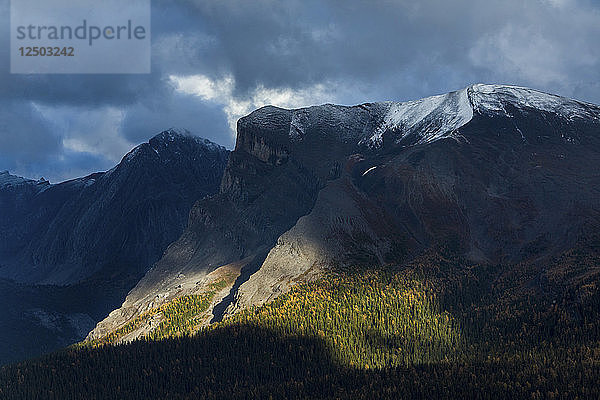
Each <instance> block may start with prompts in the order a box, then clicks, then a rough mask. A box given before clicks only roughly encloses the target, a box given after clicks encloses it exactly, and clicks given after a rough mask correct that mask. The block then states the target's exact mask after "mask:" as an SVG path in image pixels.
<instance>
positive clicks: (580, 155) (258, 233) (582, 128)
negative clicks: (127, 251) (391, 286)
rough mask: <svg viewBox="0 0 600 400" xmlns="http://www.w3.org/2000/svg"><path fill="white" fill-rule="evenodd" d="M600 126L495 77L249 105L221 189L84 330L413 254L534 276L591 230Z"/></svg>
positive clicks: (224, 308)
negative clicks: (390, 95)
mask: <svg viewBox="0 0 600 400" xmlns="http://www.w3.org/2000/svg"><path fill="white" fill-rule="evenodd" d="M599 132H600V108H599V107H598V106H595V105H592V104H587V103H582V102H579V101H576V100H571V99H567V98H563V97H559V96H555V95H551V94H546V93H542V92H539V91H536V90H533V89H528V88H521V87H514V86H501V85H481V84H478V85H472V86H470V87H468V88H465V89H463V90H460V91H457V92H452V93H448V94H445V95H440V96H434V97H429V98H426V99H422V100H417V101H411V102H405V103H394V102H385V103H367V104H362V105H359V106H354V107H345V106H336V105H330V104H327V105H322V106H316V107H309V108H302V109H297V110H285V109H280V108H276V107H264V108H261V109H259V110H256V111H255V112H253V113H251V114H250V115H248V116H246V117H244V118H242V119H240V120H239V122H238V137H237V142H236V147H235V150H234V151H233V152H232V153H231V156H230V158H229V162H228V164H227V167H226V169H225V171H224V176H223V179H222V182H221V186H220V189H219V193H218V194H216V195H214V196H210V197H207V198H205V199H203V200H201V201H199V202H197V203H196V204H195V205H194V207H193V209H192V211H191V213H190V219H189V222H188V226H187V228H186V230H185V231H184V233H183V234H182V236H181V237H180V238H179V239H178V240H177V241H176V242H175V243H173V244H172V245H171V246H169V248H168V250H167V251H166V253H165V254H164V256H163V257H162V258H161V259H160V260H159V261H158V262H157V263H156V264H154V266H153V267H152V268H151V269H150V270H149V271H148V272H147V273H146V274H145V276H144V277H143V278H142V279H141V280H140V282H139V283H138V284H137V285H136V286H135V288H134V289H133V290H132V291H131V292H130V293H129V294H128V296H127V298H126V300H125V302H124V303H123V305H122V306H121V307H120V308H119V309H117V310H115V311H113V312H112V313H111V314H110V315H109V317H108V318H107V319H105V320H104V321H102V322H100V323H99V324H98V325H97V326H96V328H95V329H94V330H93V331H92V332H91V333H90V335H88V339H90V340H92V339H102V338H103V337H106V335H111V334H112V335H113V336H111V337H114V336H115V332H121V334H119V335H116V336H117V339H119V338H120V339H119V340H125V341H127V340H130V339H133V338H136V337H140V336H144V335H148V334H149V333H151V332H152V330H153V329H156V326H157V324H154V325H152V323H151V321H149V320H147V318H148V316H149V315H154V316H155V317H157V318H159V319H160V318H161V314H160V312H158V311H157V310H159V311H160V310H161V308H160V307H166V306H167V305H168V304H171V303H174V302H177V301H178V299H182V298H186V296H198V295H201V296H207V297H206V298H207V299H208V302H209V305H208V306H207V307H205V308H203V312H202V315H201V318H200V319H201V320H202V321H201V322H200V325H202V324H207V323H209V322H210V321H212V322H216V321H220V320H221V319H222V318H223V317H224V316H227V315H233V314H235V313H237V312H239V311H240V310H244V309H246V308H248V307H251V306H256V305H261V304H263V303H265V302H269V301H271V300H273V299H274V298H276V297H278V296H280V295H281V294H283V293H286V292H288V291H289V290H290V288H291V287H292V286H294V285H296V284H297V283H298V282H307V281H308V282H309V281H312V280H315V279H319V278H320V277H323V276H325V275H326V274H327V273H328V271H331V270H332V269H337V270H339V269H344V268H347V267H350V266H352V267H355V266H357V265H363V266H365V265H369V266H377V265H379V266H389V265H404V264H406V263H408V262H411V261H412V260H415V259H416V258H418V257H420V256H423V255H424V254H431V253H434V254H442V255H444V256H452V257H460V258H461V259H464V260H467V261H468V262H474V263H481V264H485V265H505V266H509V265H510V266H512V267H510V268H508V267H507V271H508V270H510V271H513V269H512V268H514V266H516V265H524V266H526V267H523V268H525V269H531V270H535V271H538V272H539V273H540V274H541V273H542V272H543V271H542V270H540V269H539V268H541V267H540V266H542V265H544V263H545V262H548V260H551V259H554V258H555V257H559V256H560V255H561V254H565V252H567V251H569V250H570V249H573V248H575V246H577V245H578V244H580V243H582V242H585V241H586V240H587V239H588V238H589V237H590V235H592V234H594V232H596V231H597V230H598V228H599V227H600V213H599V209H598V204H600V193H599V192H598V191H597V190H595V189H593V188H595V187H598V185H599V184H600V176H599V175H598V174H597V171H596V166H597V165H599V164H598V162H599V161H600V133H599ZM533 266H535V268H534V267H533ZM538 272H536V273H538ZM534 275H535V274H534ZM224 276H227V277H228V278H227V279H225V278H223V277H224ZM534 278H535V279H540V275H537V276H534V277H531V279H534ZM217 284H219V285H220V286H219V289H218V290H216V289H214V288H215V285H217ZM153 310H154V311H153ZM162 315H163V317H164V313H163V314H162ZM196 322H198V321H196ZM153 327H154V328H153ZM125 331H127V335H125V336H123V332H125Z"/></svg>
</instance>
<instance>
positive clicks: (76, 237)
mask: <svg viewBox="0 0 600 400" xmlns="http://www.w3.org/2000/svg"><path fill="white" fill-rule="evenodd" d="M228 154H229V152H228V151H227V150H225V149H224V148H222V147H220V146H218V145H216V144H214V143H211V142H209V141H207V140H204V139H198V138H195V137H193V136H190V135H189V134H188V133H186V132H183V131H182V132H178V131H175V130H169V131H165V132H162V133H160V134H159V135H157V136H155V137H153V138H152V139H150V141H149V142H148V143H144V144H141V145H139V146H137V147H136V148H135V149H133V150H132V151H131V152H130V153H129V154H127V155H126V156H125V157H124V158H123V160H122V161H121V163H119V165H117V166H116V167H114V168H113V169H111V170H110V171H107V172H100V173H96V174H92V175H90V176H87V177H84V178H80V179H75V180H71V181H67V182H63V183H59V184H50V183H49V182H48V181H45V180H43V179H42V180H39V181H32V180H26V179H23V178H20V177H16V176H13V175H10V174H9V173H8V172H2V173H0V209H1V210H2V212H0V286H1V287H2V290H0V293H1V294H0V298H1V301H0V303H1V304H3V307H2V317H0V335H2V336H1V338H0V362H1V363H5V362H7V361H10V360H18V359H23V358H25V357H30V356H34V355H39V354H41V353H42V352H47V351H50V350H55V349H57V348H60V347H63V346H66V345H69V344H72V343H75V342H77V341H79V340H81V339H82V338H83V337H84V336H85V335H86V334H87V333H88V332H89V330H90V329H91V328H93V326H94V324H95V323H96V322H98V320H100V319H102V318H104V317H105V316H106V314H107V313H108V312H109V311H110V310H111V309H113V308H114V307H116V306H118V305H119V304H120V303H121V302H122V301H123V298H124V297H125V295H126V294H127V292H128V291H129V290H130V289H131V288H132V287H133V286H134V285H135V284H136V283H137V281H138V280H139V279H140V278H141V277H142V276H143V275H144V273H145V272H146V271H147V270H148V268H149V267H150V266H151V265H152V264H153V263H154V262H156V261H157V260H158V259H159V258H160V257H161V256H162V254H163V252H164V250H165V249H166V248H167V246H168V245H169V244H170V243H171V242H173V241H174V240H176V239H177V238H178V237H179V236H180V235H181V233H182V232H183V230H184V228H185V226H186V223H187V219H188V216H189V211H190V209H191V207H192V204H193V203H194V202H195V201H196V200H198V199H201V198H203V197H205V196H207V195H209V194H213V193H215V192H216V191H217V188H218V185H219V182H220V179H221V175H222V173H223V170H224V168H225V165H226V162H227V157H228Z"/></svg>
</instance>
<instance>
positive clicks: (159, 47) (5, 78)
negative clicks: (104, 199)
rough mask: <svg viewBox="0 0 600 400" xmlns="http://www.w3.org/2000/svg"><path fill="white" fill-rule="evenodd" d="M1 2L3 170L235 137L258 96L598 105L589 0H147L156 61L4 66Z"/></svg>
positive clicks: (64, 175) (595, 7)
mask: <svg viewBox="0 0 600 400" xmlns="http://www.w3.org/2000/svg"><path fill="white" fill-rule="evenodd" d="M9 15H10V13H9V1H8V0H0V16H1V18H4V19H5V21H3V22H4V23H3V24H2V27H1V28H0V60H1V64H0V170H9V171H11V172H12V173H15V174H19V175H22V176H26V177H29V178H36V179H37V178H39V177H42V176H43V177H45V178H47V179H50V180H51V181H53V182H57V181H61V180H65V179H69V178H73V177H77V176H82V175H85V174H88V173H91V172H93V171H99V170H106V169H108V168H111V167H112V166H113V165H115V164H116V163H118V162H119V161H120V159H121V158H122V156H123V155H124V154H125V153H126V152H127V151H129V150H130V149H131V148H132V147H133V146H135V145H137V144H139V143H142V142H144V141H147V140H148V139H149V138H150V137H152V136H153V135H154V134H156V133H158V132H160V131H161V130H164V129H167V128H170V127H178V128H186V129H188V130H189V131H191V132H192V133H193V134H195V135H198V136H202V137H206V138H208V139H210V140H212V141H215V142H217V143H219V144H222V145H224V146H226V147H228V148H231V147H232V146H233V145H234V142H235V132H234V127H235V122H236V120H237V119H238V118H239V117H240V116H243V115H245V114H247V113H249V112H250V111H252V110H253V109H255V108H258V107H260V106H263V105H266V104H274V105H278V106H281V107H301V106H306V105H312V104H322V103H338V104H358V103H363V102H367V101H380V100H396V101H404V100H411V99H417V98H421V97H426V96H429V95H434V94H439V93H445V92H449V91H452V90H457V89H461V88H463V87H466V86H468V85H469V84H472V83H477V82H484V83H507V84H515V85H522V86H528V87H533V88H536V89H541V90H543V91H547V92H551V93H557V94H560V95H564V96H568V97H574V98H577V99H580V100H585V101H589V102H593V103H600V46H599V45H598V40H599V39H598V38H600V4H599V2H598V1H596V0H486V1H478V0H470V1H467V0H449V1H445V0H437V1H436V0H419V1H415V0H407V1H405V0H396V1H392V0H389V1H377V0H364V1H350V0H331V1H325V0H318V1H312V0H285V1H283V0H282V1H274V0H252V1H247V0H237V1H226V0H214V1H212V0H164V1H161V0H153V1H152V73H151V74H147V75H11V74H10V73H9V70H10V68H9V65H10V64H9V20H8V19H9Z"/></svg>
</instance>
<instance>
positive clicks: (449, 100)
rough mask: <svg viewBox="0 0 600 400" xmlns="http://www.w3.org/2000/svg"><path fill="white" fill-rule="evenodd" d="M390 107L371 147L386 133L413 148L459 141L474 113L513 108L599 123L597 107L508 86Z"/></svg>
mask: <svg viewBox="0 0 600 400" xmlns="http://www.w3.org/2000/svg"><path fill="white" fill-rule="evenodd" d="M382 104H384V105H386V106H387V110H386V111H385V113H384V116H383V119H382V122H381V124H379V126H378V127H377V128H376V129H375V130H374V132H373V134H372V135H371V136H370V137H369V138H368V139H366V140H365V139H363V140H362V141H361V143H365V144H367V145H368V146H370V147H375V148H377V147H380V146H381V145H382V144H383V135H384V133H385V132H387V131H392V132H394V133H395V142H396V143H400V142H403V141H406V142H407V143H410V144H424V143H431V142H434V141H436V140H440V139H446V138H454V139H457V138H458V137H459V133H458V130H459V128H461V127H462V126H464V125H465V124H467V123H468V122H469V121H471V119H473V116H474V114H475V113H479V114H484V113H488V114H490V113H491V114H504V115H506V116H508V117H512V115H511V114H510V113H509V112H508V111H507V110H506V106H507V105H508V104H510V105H511V106H513V107H514V108H516V109H522V110H527V109H535V110H539V111H545V112H551V113H554V114H556V115H557V116H559V117H562V118H565V119H567V120H574V119H577V118H581V119H586V118H587V119H594V120H600V108H599V107H598V106H595V105H592V104H587V103H583V102H580V101H576V100H572V99H568V98H565V97H560V96H556V95H551V94H547V93H544V92H540V91H537V90H534V89H529V88H524V87H518V86H507V85H485V84H476V85H471V86H469V87H467V88H465V89H462V90H459V91H456V92H451V93H447V94H442V95H438V96H432V97H427V98H424V99H421V100H415V101H408V102H403V103H395V102H388V103H382Z"/></svg>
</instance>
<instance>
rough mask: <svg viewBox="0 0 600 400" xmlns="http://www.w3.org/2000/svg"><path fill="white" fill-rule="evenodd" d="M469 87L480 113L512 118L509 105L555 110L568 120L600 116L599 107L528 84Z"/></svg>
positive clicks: (547, 110)
mask: <svg viewBox="0 0 600 400" xmlns="http://www.w3.org/2000/svg"><path fill="white" fill-rule="evenodd" d="M467 90H468V92H469V97H470V99H471V102H472V104H473V109H474V110H475V111H477V112H479V113H482V112H492V113H499V114H504V115H506V116H508V117H512V115H511V114H510V113H509V112H507V111H506V105H507V104H510V105H512V106H513V107H516V108H518V109H527V108H529V109H535V110H540V111H546V112H550V113H554V114H556V115H558V116H560V117H562V118H565V119H567V120H569V121H573V120H575V119H588V118H591V119H595V120H598V119H599V118H600V112H599V109H598V106H595V105H593V104H588V103H584V102H580V101H577V100H572V99H569V98H566V97H561V96H557V95H553V94H548V93H544V92H540V91H538V90H534V89H529V88H525V87H520V86H508V85H484V84H476V85H472V86H471V87H469V88H468V89H467Z"/></svg>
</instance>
